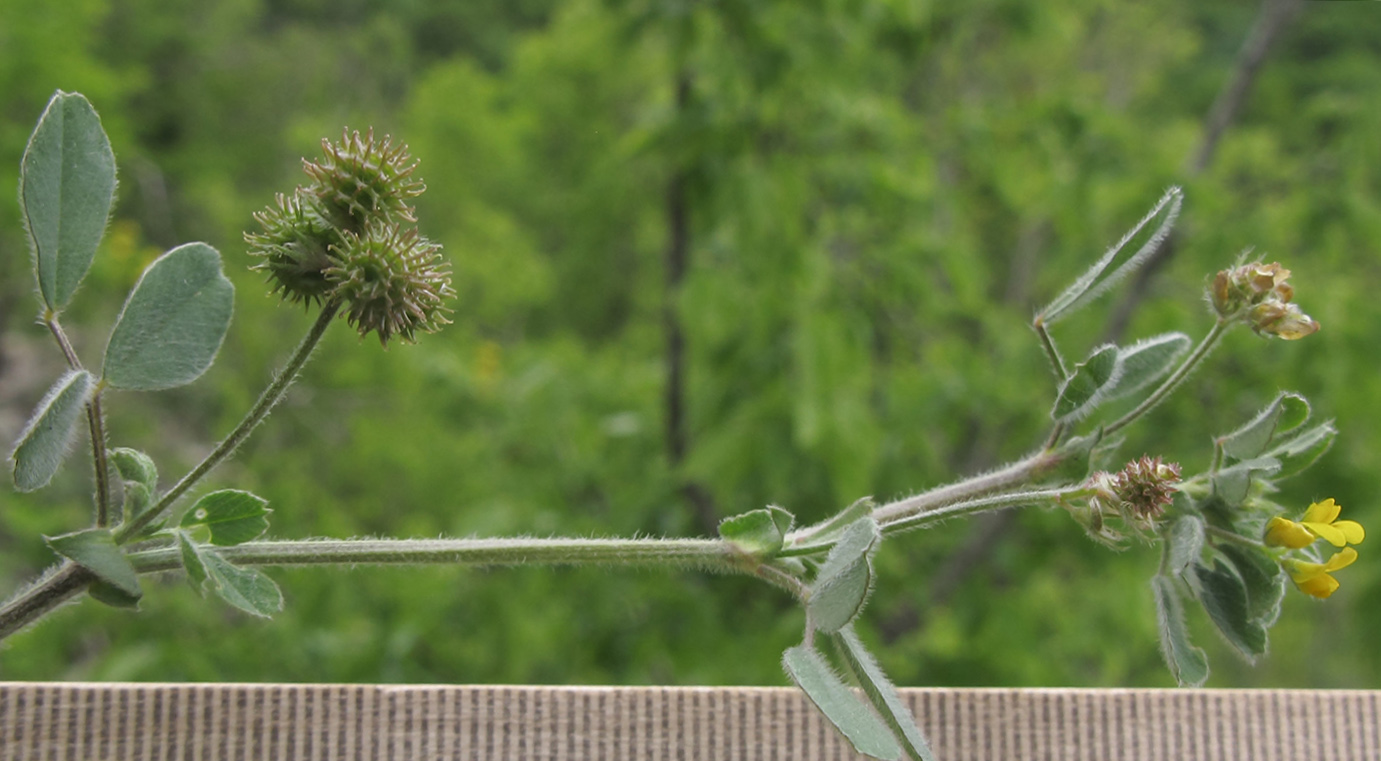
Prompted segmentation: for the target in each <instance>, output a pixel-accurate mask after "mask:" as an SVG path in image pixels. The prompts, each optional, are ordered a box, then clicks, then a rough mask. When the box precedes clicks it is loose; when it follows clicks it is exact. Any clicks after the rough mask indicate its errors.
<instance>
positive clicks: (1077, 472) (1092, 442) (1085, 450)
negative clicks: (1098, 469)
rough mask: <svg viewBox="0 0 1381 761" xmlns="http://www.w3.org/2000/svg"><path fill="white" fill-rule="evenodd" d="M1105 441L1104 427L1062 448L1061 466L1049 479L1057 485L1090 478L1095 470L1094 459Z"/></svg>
mask: <svg viewBox="0 0 1381 761" xmlns="http://www.w3.org/2000/svg"><path fill="white" fill-rule="evenodd" d="M1102 441H1103V427H1102V426H1099V427H1098V428H1097V430H1095V431H1093V432H1092V433H1090V434H1087V435H1085V436H1075V437H1074V438H1072V439H1070V440H1069V441H1066V442H1065V443H1064V444H1062V445H1061V446H1060V456H1061V460H1060V464H1059V466H1058V467H1056V468H1055V469H1054V470H1052V471H1051V472H1050V475H1049V477H1050V478H1051V479H1053V480H1054V481H1056V482H1057V483H1064V484H1068V483H1074V482H1076V481H1082V480H1084V479H1085V478H1087V477H1088V474H1089V473H1090V472H1091V471H1092V470H1093V457H1094V453H1095V451H1096V450H1097V449H1098V445H1099V444H1100V443H1101V442H1102Z"/></svg>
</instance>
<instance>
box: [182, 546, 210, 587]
mask: <svg viewBox="0 0 1381 761" xmlns="http://www.w3.org/2000/svg"><path fill="white" fill-rule="evenodd" d="M177 549H178V553H179V554H180V555H181V556H182V568H183V570H185V571H186V572H187V581H188V583H190V584H191V585H192V588H193V589H195V590H197V593H198V594H201V593H202V591H203V590H204V589H205V587H206V579H207V572H206V561H205V560H204V559H203V558H202V554H201V548H200V547H198V546H197V543H196V542H194V541H192V537H190V536H188V535H187V532H186V531H178V532H177Z"/></svg>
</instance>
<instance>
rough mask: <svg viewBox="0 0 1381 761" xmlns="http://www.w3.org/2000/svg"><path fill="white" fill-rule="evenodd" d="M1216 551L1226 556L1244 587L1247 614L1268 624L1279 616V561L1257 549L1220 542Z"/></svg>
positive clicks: (1281, 586)
mask: <svg viewBox="0 0 1381 761" xmlns="http://www.w3.org/2000/svg"><path fill="white" fill-rule="evenodd" d="M1218 551H1219V552H1221V553H1222V554H1223V556H1224V557H1226V558H1227V559H1228V562H1229V563H1231V564H1232V567H1233V568H1235V569H1236V570H1237V575H1238V576H1239V577H1241V579H1242V586H1243V587H1244V588H1245V589H1246V590H1247V618H1248V619H1249V620H1251V621H1254V622H1256V623H1258V624H1261V625H1262V626H1263V627H1267V628H1269V627H1270V626H1271V625H1273V624H1274V623H1275V622H1276V619H1277V618H1279V617H1280V604H1281V602H1283V601H1284V600H1285V573H1284V571H1282V570H1281V568H1280V564H1279V563H1277V562H1276V561H1275V560H1273V559H1271V557H1269V556H1268V555H1267V554H1266V553H1264V552H1261V551H1260V550H1253V549H1248V548H1246V547H1239V546H1237V545H1234V544H1223V545H1222V546H1221V547H1219V548H1218Z"/></svg>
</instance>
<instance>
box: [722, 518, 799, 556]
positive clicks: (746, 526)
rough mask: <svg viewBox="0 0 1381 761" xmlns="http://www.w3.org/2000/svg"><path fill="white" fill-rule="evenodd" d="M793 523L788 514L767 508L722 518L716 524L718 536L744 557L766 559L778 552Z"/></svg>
mask: <svg viewBox="0 0 1381 761" xmlns="http://www.w3.org/2000/svg"><path fill="white" fill-rule="evenodd" d="M793 521H794V517H793V516H792V515H791V513H789V512H787V511H786V510H783V509H782V508H780V507H777V506H776V505H769V506H768V507H766V508H764V509H761V510H750V511H748V512H746V513H742V514H740V515H735V516H733V517H730V518H725V519H724V520H723V521H721V522H720V524H719V535H720V536H721V537H723V538H724V540H725V541H728V542H731V543H732V544H733V545H734V546H735V547H737V548H738V549H739V551H741V552H743V553H744V554H746V555H752V556H753V557H757V558H762V559H767V558H771V557H772V556H773V555H776V554H777V553H778V552H781V549H782V540H783V539H784V538H785V537H786V534H787V532H788V531H790V530H791V524H792V522H793Z"/></svg>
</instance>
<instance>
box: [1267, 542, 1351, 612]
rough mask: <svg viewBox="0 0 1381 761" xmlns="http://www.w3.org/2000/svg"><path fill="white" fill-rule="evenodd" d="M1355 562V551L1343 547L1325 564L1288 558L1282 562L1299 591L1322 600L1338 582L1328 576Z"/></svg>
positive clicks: (1334, 589)
mask: <svg viewBox="0 0 1381 761" xmlns="http://www.w3.org/2000/svg"><path fill="white" fill-rule="evenodd" d="M1356 561H1357V550H1354V549H1353V548H1351V547H1344V548H1343V549H1342V550H1341V551H1340V552H1336V553H1334V554H1333V557H1331V558H1329V559H1328V562H1327V563H1310V562H1306V561H1303V560H1294V559H1289V558H1287V559H1286V560H1285V561H1284V562H1285V570H1286V571H1287V572H1289V574H1290V578H1291V579H1294V581H1295V586H1297V587H1299V591H1301V592H1303V593H1305V594H1307V595H1310V596H1312V597H1317V598H1319V599H1320V600H1323V599H1327V598H1328V596H1329V595H1332V594H1333V592H1334V591H1336V590H1337V589H1338V580H1337V579H1335V578H1333V577H1332V576H1329V575H1328V574H1330V573H1332V572H1334V571H1337V570H1338V569H1340V568H1346V567H1348V566H1350V565H1352V564H1353V563H1354V562H1356Z"/></svg>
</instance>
